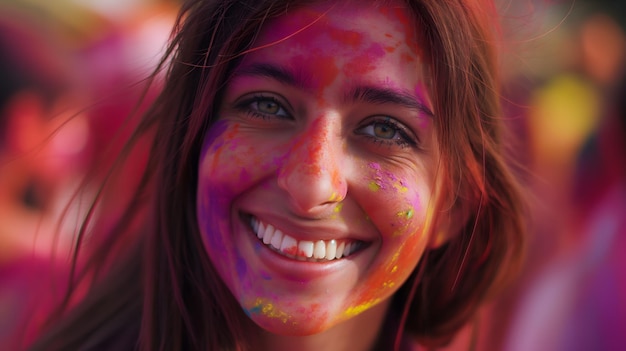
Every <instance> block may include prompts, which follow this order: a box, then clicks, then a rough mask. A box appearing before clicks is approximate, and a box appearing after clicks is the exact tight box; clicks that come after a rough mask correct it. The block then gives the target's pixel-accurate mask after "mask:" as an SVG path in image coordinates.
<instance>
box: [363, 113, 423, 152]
mask: <svg viewBox="0 0 626 351" xmlns="http://www.w3.org/2000/svg"><path fill="white" fill-rule="evenodd" d="M356 134H358V135H363V136H366V137H368V138H371V140H372V141H373V142H377V143H381V144H386V145H398V146H402V147H405V146H417V145H418V142H417V140H416V138H413V137H411V136H410V135H412V134H413V133H411V132H410V131H409V130H408V129H407V128H406V127H404V126H403V125H401V124H400V123H398V122H396V121H395V120H393V119H391V118H389V117H378V118H376V119H374V120H373V121H370V123H368V124H366V125H364V126H362V127H360V128H358V129H357V130H356Z"/></svg>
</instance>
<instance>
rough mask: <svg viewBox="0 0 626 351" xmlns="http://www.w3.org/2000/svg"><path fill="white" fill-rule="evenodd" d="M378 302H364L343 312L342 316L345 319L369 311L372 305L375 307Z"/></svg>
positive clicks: (374, 300) (378, 300) (376, 300)
mask: <svg viewBox="0 0 626 351" xmlns="http://www.w3.org/2000/svg"><path fill="white" fill-rule="evenodd" d="M378 302H380V299H379V298H377V299H373V300H369V301H366V302H363V303H361V304H358V305H356V306H351V307H348V309H347V310H346V311H345V312H344V315H345V316H347V317H354V316H356V315H358V314H360V313H362V312H364V311H366V310H369V309H370V308H372V307H373V306H374V305H376V304H377V303H378Z"/></svg>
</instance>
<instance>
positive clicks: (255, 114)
mask: <svg viewBox="0 0 626 351" xmlns="http://www.w3.org/2000/svg"><path fill="white" fill-rule="evenodd" d="M260 102H271V103H273V104H276V105H277V106H278V109H279V111H281V110H282V111H283V113H284V116H282V115H280V114H278V113H277V114H268V113H263V112H260V111H259V110H258V105H257V106H256V107H252V104H255V103H256V104H258V103H260ZM235 108H237V109H238V110H240V111H242V112H244V113H246V114H247V115H248V116H250V117H252V118H260V119H263V120H267V119H270V118H275V117H278V118H292V116H291V113H289V112H288V111H287V109H286V108H285V107H283V103H282V102H281V101H280V100H279V99H278V98H276V97H274V96H271V95H262V94H258V95H254V96H251V97H249V98H247V99H245V100H243V101H241V102H239V103H237V104H236V106H235ZM375 124H382V125H384V126H385V127H388V128H391V129H392V130H393V131H394V133H395V134H394V139H383V138H379V137H375V136H373V135H368V134H365V133H363V132H362V131H363V130H364V129H365V128H367V127H370V126H372V127H373V126H374V125H375ZM356 133H357V134H358V135H361V136H364V137H366V138H367V139H368V140H369V141H370V142H372V143H375V144H380V145H386V146H399V147H402V148H405V147H417V146H418V145H419V140H416V138H413V137H411V136H409V132H408V131H407V130H406V127H404V126H402V125H401V124H400V123H398V122H397V121H395V120H394V119H392V118H391V117H386V116H379V117H374V118H373V119H372V120H370V121H368V123H367V124H365V125H363V126H361V127H359V128H358V129H357V132H356ZM395 135H399V136H400V139H396V138H395Z"/></svg>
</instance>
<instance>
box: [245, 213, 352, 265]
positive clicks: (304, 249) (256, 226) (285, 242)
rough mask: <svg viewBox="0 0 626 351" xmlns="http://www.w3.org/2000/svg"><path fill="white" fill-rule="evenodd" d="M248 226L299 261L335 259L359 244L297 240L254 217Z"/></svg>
mask: <svg viewBox="0 0 626 351" xmlns="http://www.w3.org/2000/svg"><path fill="white" fill-rule="evenodd" d="M250 227H251V228H252V230H253V231H254V232H255V234H256V236H257V237H258V238H259V240H262V241H263V243H264V244H265V245H269V246H271V247H272V248H273V249H274V250H277V251H280V252H282V253H283V254H285V255H286V256H287V257H291V258H294V259H297V260H300V261H306V260H328V261H330V260H335V259H340V258H343V257H346V256H349V255H350V254H352V253H354V251H356V250H357V249H358V248H359V247H360V245H359V243H358V242H346V241H339V242H338V241H337V240H334V239H333V240H328V241H324V240H318V241H315V242H313V241H308V240H301V241H298V240H296V239H295V238H293V237H291V236H289V235H286V234H284V233H283V232H282V231H280V230H279V229H276V228H274V226H272V225H271V224H267V225H265V224H264V223H263V222H261V221H259V220H258V219H256V218H255V217H251V219H250Z"/></svg>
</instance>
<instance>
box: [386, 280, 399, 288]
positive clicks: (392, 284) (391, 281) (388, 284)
mask: <svg viewBox="0 0 626 351" xmlns="http://www.w3.org/2000/svg"><path fill="white" fill-rule="evenodd" d="M394 286H396V282H394V281H393V280H388V281H386V282H384V283H383V288H385V289H391V288H393V287H394Z"/></svg>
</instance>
